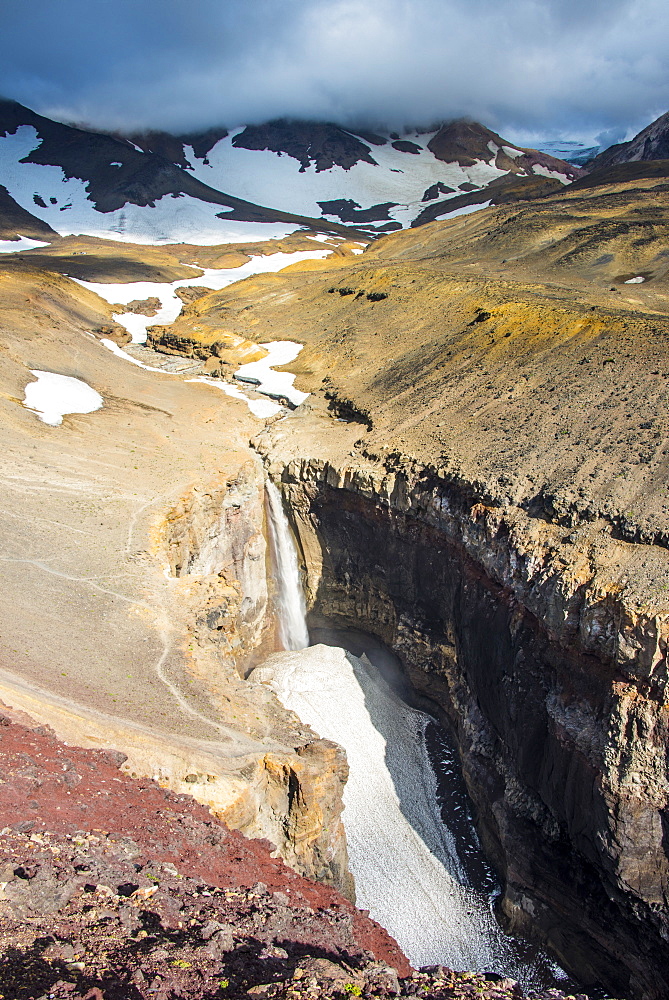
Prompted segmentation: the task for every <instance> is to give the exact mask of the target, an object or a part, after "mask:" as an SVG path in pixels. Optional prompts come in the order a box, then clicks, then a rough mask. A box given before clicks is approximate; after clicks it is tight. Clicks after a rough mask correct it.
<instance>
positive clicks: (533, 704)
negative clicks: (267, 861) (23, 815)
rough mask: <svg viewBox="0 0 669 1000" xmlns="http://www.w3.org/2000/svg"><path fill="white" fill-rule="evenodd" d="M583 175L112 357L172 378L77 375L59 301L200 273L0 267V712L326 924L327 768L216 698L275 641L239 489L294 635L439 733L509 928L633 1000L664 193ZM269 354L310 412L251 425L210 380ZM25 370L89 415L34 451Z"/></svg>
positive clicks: (656, 488)
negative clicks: (335, 639) (208, 833)
mask: <svg viewBox="0 0 669 1000" xmlns="http://www.w3.org/2000/svg"><path fill="white" fill-rule="evenodd" d="M580 183H581V182H579V181H577V182H576V184H574V185H573V186H572V187H571V188H567V189H565V190H564V191H560V192H556V193H554V194H553V195H551V196H547V197H544V198H543V199H541V201H538V202H531V203H528V204H522V205H515V204H514V205H502V206H499V207H496V208H490V209H486V210H483V211H480V212H476V213H475V214H472V215H467V216H463V217H461V218H457V219H454V220H452V221H450V222H446V223H443V222H434V223H430V224H427V225H423V226H421V227H420V228H418V229H412V230H409V231H406V232H400V233H397V234H394V235H391V236H387V237H384V239H383V240H380V241H378V242H377V243H375V244H373V245H371V246H369V247H368V249H366V250H365V252H364V254H361V255H358V254H355V253H354V252H353V251H352V250H351V248H350V245H348V244H347V242H346V240H345V238H344V237H343V236H342V237H341V238H340V239H330V240H329V241H326V240H324V239H322V240H320V241H319V242H314V241H313V239H312V238H311V237H308V236H305V235H303V236H300V235H299V234H298V235H296V236H295V237H290V240H292V242H291V243H288V245H286V244H287V241H285V240H284V241H276V242H275V244H274V245H264V246H262V247H259V246H258V245H256V247H255V249H254V250H253V252H257V251H258V249H260V250H261V251H264V252H267V253H272V252H276V251H279V252H287V251H288V250H291V249H292V250H294V251H296V252H297V251H305V250H307V249H308V248H309V247H311V249H315V248H319V247H320V248H323V249H325V250H327V251H329V253H330V256H328V257H326V258H325V259H323V260H311V261H304V260H302V261H300V262H298V263H296V264H294V265H292V266H291V267H289V269H288V270H283V271H281V272H279V273H267V274H255V275H252V276H251V277H248V278H247V279H246V280H245V281H244V282H242V283H240V284H238V285H230V286H229V287H228V288H224V289H222V290H221V289H219V290H216V289H214V290H211V289H207V288H205V287H202V288H199V289H198V288H197V287H194V288H192V289H187V290H184V291H187V292H188V295H184V299H185V303H184V309H183V311H182V313H181V315H180V316H179V317H178V318H177V319H176V320H175V321H174V322H173V323H171V324H169V325H168V326H160V325H155V326H153V327H151V328H150V329H149V332H148V342H149V346H148V348H141V349H137V348H136V349H135V352H136V353H135V354H131V355H130V356H131V357H136V358H141V359H142V360H143V362H145V363H147V364H153V365H155V366H159V365H164V364H166V361H165V352H167V354H168V355H169V358H170V359H171V363H176V361H177V360H178V361H179V362H180V368H174V369H173V370H172V371H170V370H169V369H167V368H163V370H159V371H146V370H143V369H142V368H140V367H138V366H136V365H131V364H128V361H127V360H126V359H125V358H123V357H122V356H119V355H118V354H114V353H111V352H110V351H109V350H107V349H106V348H105V346H104V345H103V344H102V343H101V340H102V339H108V338H109V337H111V338H112V339H113V340H114V341H115V342H116V344H117V346H118V345H120V346H121V347H122V348H123V349H125V350H127V351H131V350H132V348H131V347H130V346H128V340H129V337H128V335H127V332H126V331H125V330H124V329H123V328H122V327H121V326H120V325H119V324H118V321H117V320H116V319H115V318H114V317H115V316H117V315H118V311H117V310H114V308H113V305H112V304H110V303H108V302H106V301H105V300H104V299H102V298H100V297H99V296H97V295H96V294H95V293H94V292H93V291H92V290H91V289H89V288H87V287H85V286H84V285H81V284H78V283H77V282H73V281H72V280H71V277H76V278H79V279H81V280H82V281H93V282H94V281H102V282H112V281H127V280H137V281H140V280H144V281H148V280H153V281H159V282H163V283H166V282H173V281H177V280H181V279H184V280H185V279H191V278H192V277H193V274H194V272H193V270H192V268H193V267H194V266H200V269H201V270H204V269H205V268H206V267H207V266H224V265H222V264H221V259H222V257H223V255H222V254H221V248H220V247H219V248H201V247H188V248H186V247H183V246H182V247H179V248H178V250H177V249H174V248H170V247H166V246H161V247H149V248H146V247H145V248H141V249H139V248H133V247H132V246H131V245H129V244H124V245H122V246H120V245H119V244H112V243H111V242H109V241H105V240H98V239H92V238H91V237H75V236H70V237H67V238H66V239H64V240H62V241H61V240H59V241H53V243H52V245H50V246H49V247H46V248H39V247H37V248H34V249H30V250H22V251H21V252H20V253H17V254H11V255H8V256H10V257H11V258H12V259H8V260H6V261H5V260H3V261H2V265H1V267H0V295H1V296H2V305H3V320H2V322H3V329H4V333H5V345H4V348H3V364H2V368H1V372H0V376H1V380H2V384H1V389H0V411H1V414H2V424H3V429H4V430H5V431H6V441H7V445H6V448H5V451H4V453H3V456H2V477H3V483H4V484H5V486H6V492H7V501H6V509H5V511H4V515H3V517H4V520H3V525H2V534H3V557H2V558H3V569H4V579H3V583H4V586H3V590H2V594H1V595H0V607H1V610H2V612H3V621H4V622H6V625H7V627H6V629H5V630H4V631H3V648H2V668H3V669H2V675H1V676H0V697H1V698H2V700H3V701H4V702H6V703H7V704H10V705H12V706H13V707H14V708H15V709H19V710H22V711H24V712H26V713H27V714H28V715H29V716H30V717H31V718H32V719H33V720H34V722H35V723H37V724H42V725H48V726H50V727H52V729H53V731H54V732H55V733H56V735H57V736H58V737H59V738H60V739H62V740H64V741H65V742H67V743H69V744H72V745H77V746H83V747H88V748H98V747H101V746H106V747H115V748H118V749H122V750H123V753H124V754H125V755H127V759H126V761H125V762H124V763H123V764H122V770H123V771H124V772H125V774H127V775H128V776H132V775H136V776H146V777H150V778H155V780H156V781H157V782H158V783H159V784H160V785H162V786H163V787H164V788H166V789H169V790H171V791H172V792H176V793H179V794H181V793H186V792H187V793H188V794H190V795H193V796H194V797H195V798H196V799H197V800H198V801H199V802H201V803H202V804H204V805H205V806H207V807H209V808H210V809H212V810H213V812H214V814H215V815H216V816H217V817H219V818H220V819H222V820H224V821H225V822H226V823H228V824H229V825H230V826H232V827H234V828H236V829H238V830H241V831H242V832H244V833H246V834H247V835H249V836H252V837H259V836H262V837H265V838H267V839H269V840H270V841H271V842H272V843H273V844H274V845H276V848H277V849H278V852H279V854H280V856H281V857H282V858H284V860H285V861H286V862H287V863H288V864H289V865H290V866H291V867H292V868H294V869H295V870H296V871H297V872H299V873H301V874H304V875H308V876H310V877H312V878H316V879H318V880H319V881H321V882H323V883H325V884H326V885H330V886H334V887H336V888H338V889H339V890H341V891H343V892H344V893H345V894H346V895H348V896H349V897H350V898H352V897H353V894H354V886H353V883H352V880H351V878H350V875H349V873H348V867H347V855H346V844H345V837H344V832H343V826H342V822H341V809H342V801H341V796H342V788H343V785H344V782H345V779H346V772H347V765H346V761H345V758H344V755H343V753H342V751H341V750H340V748H339V747H338V746H336V745H335V744H333V743H332V742H330V741H328V740H325V739H321V738H320V737H319V736H318V735H317V734H316V733H314V732H313V731H312V730H311V729H310V728H309V727H308V726H306V725H304V724H303V723H302V722H301V721H300V720H299V719H298V718H297V717H296V716H295V715H294V714H293V713H292V712H290V711H288V710H286V709H284V708H283V707H282V706H281V704H280V703H279V702H278V700H277V699H276V698H275V696H274V695H273V694H272V693H271V692H270V691H269V690H267V689H265V688H264V687H263V686H260V685H256V684H250V683H249V682H248V681H247V680H246V677H247V675H248V674H249V672H250V671H252V670H253V668H254V667H257V666H258V665H259V664H261V663H262V662H263V661H264V660H265V659H266V658H267V656H268V655H270V654H272V653H274V652H275V651H276V650H277V649H278V648H279V647H280V645H281V642H280V640H279V637H278V633H277V615H276V588H275V585H274V584H273V580H272V574H271V572H269V573H268V566H270V560H269V557H268V549H267V541H266V530H265V527H266V514H265V509H264V488H265V477H266V476H267V475H269V476H270V477H271V479H272V480H273V481H274V483H275V484H276V485H277V486H278V487H280V489H281V493H282V497H283V502H284V505H285V509H286V511H287V512H288V513H289V516H290V519H291V524H292V527H293V530H294V533H295V537H296V539H297V543H298V550H299V560H300V563H301V568H302V572H303V577H304V584H305V593H306V603H307V607H308V610H309V624H310V626H312V627H314V628H315V627H318V626H320V625H323V624H325V623H333V622H334V623H336V624H337V625H339V626H341V627H344V628H357V629H362V630H363V631H366V632H368V633H369V634H371V635H373V636H377V637H378V638H379V639H381V640H382V641H383V642H384V643H385V644H386V645H387V646H388V647H390V648H391V649H392V650H394V652H395V653H396V654H397V655H398V657H399V659H400V662H401V664H402V667H403V670H404V671H405V674H406V678H407V680H408V681H409V682H410V685H411V689H412V691H413V698H415V700H416V703H417V704H419V705H420V706H422V707H424V708H428V709H429V711H431V712H432V713H434V714H435V715H437V716H438V717H439V719H440V720H441V721H442V722H443V723H444V724H445V725H446V726H448V728H449V730H450V731H451V733H452V734H453V736H454V737H455V740H456V742H457V747H458V752H459V755H460V762H461V766H462V771H463V774H464V777H465V780H466V783H467V787H468V790H469V793H470V796H471V799H472V801H473V803H474V807H475V811H476V816H477V827H478V832H479V835H480V838H481V841H482V844H483V846H484V849H485V851H486V853H487V856H488V858H489V860H490V862H491V863H492V865H493V866H494V868H495V870H496V872H497V874H498V876H499V878H500V880H501V884H502V888H503V893H502V896H501V898H500V900H499V903H498V911H499V913H498V915H499V917H500V919H501V920H502V922H503V924H504V925H505V927H507V928H508V929H509V930H511V931H513V932H515V933H520V934H526V935H528V936H530V937H535V938H537V939H538V940H539V941H541V942H542V943H543V944H545V945H546V946H547V947H548V948H549V949H550V950H551V953H552V954H553V955H554V956H555V957H556V958H557V959H558V961H559V962H560V963H561V964H563V965H564V967H565V968H566V969H568V970H569V971H570V972H571V973H572V974H573V975H574V976H576V977H577V979H578V980H579V981H580V982H581V983H583V984H584V987H586V988H587V987H588V986H591V985H592V986H597V985H598V984H603V985H604V987H605V988H606V989H608V990H609V991H612V990H615V991H616V992H618V993H619V994H620V995H626V996H635V997H640V998H644V1000H659V998H661V997H663V996H664V995H666V984H665V979H666V972H665V970H666V968H667V967H668V966H669V945H668V943H667V942H668V940H669V914H668V912H667V906H666V888H667V874H668V871H667V868H668V860H667V850H666V822H667V774H666V753H667V742H668V734H667V717H668V703H669V697H668V696H667V682H668V678H667V669H666V643H667V630H668V625H667V622H668V621H669V607H668V606H667V596H666V580H667V558H668V557H667V542H666V540H667V537H669V523H668V519H669V501H667V485H666V484H667V468H668V461H669V460H668V458H667V447H668V442H669V428H668V427H667V417H666V414H667V383H666V378H667V377H668V376H669V367H668V363H667V349H666V344H667V337H668V336H669V321H668V319H667V294H668V289H667V274H668V272H669V262H668V261H667V258H666V250H665V249H664V248H665V247H666V236H667V217H666V187H667V184H666V178H665V177H663V176H649V177H640V178H636V179H634V180H632V181H629V180H627V181H614V182H613V183H610V184H602V185H599V186H594V187H587V186H585V187H583V186H581V187H579V184H580ZM42 235H43V236H44V238H45V239H46V238H47V237H46V236H45V234H42ZM251 250H252V248H251V247H249V245H247V244H243V243H237V244H232V245H231V246H230V247H229V248H226V254H227V255H228V259H227V263H228V266H234V264H233V259H236V260H237V263H239V264H242V263H244V261H246V260H248V257H249V254H250V252H251ZM235 254H236V255H237V257H236V258H234V256H233V255H235ZM185 261H188V264H186V263H184V262H185ZM216 261H217V262H218V264H217V263H216ZM637 279H639V280H637ZM136 308H138V309H139V308H141V304H139V305H137V306H136ZM284 339H290V340H292V341H295V342H297V343H298V344H302V345H303V348H302V350H301V351H300V353H299V355H298V356H297V358H296V359H295V360H294V361H292V362H291V363H290V364H289V365H288V366H287V368H288V369H289V370H290V371H291V372H292V373H295V374H296V375H297V387H298V389H300V390H302V391H304V392H307V393H309V396H308V398H307V399H306V400H305V402H303V403H302V404H301V405H300V406H299V407H297V408H296V409H289V408H283V409H282V410H280V411H279V412H278V413H276V414H275V415H273V416H270V417H269V418H267V419H264V420H259V418H257V417H255V416H254V415H253V413H252V412H251V411H250V410H249V409H248V407H247V404H246V402H245V400H244V399H243V398H242V399H229V398H227V397H226V396H225V395H224V394H223V392H221V387H228V388H229V387H231V386H233V387H234V388H236V389H239V387H240V385H241V383H236V382H235V380H234V376H233V372H234V368H235V367H236V366H238V365H239V364H241V363H243V362H244V361H248V360H249V358H250V355H249V351H250V350H251V351H253V350H256V351H259V352H260V353H261V354H265V353H266V351H265V349H264V348H263V347H262V345H263V344H267V343H269V342H272V341H276V340H284ZM142 352H144V353H142ZM45 369H48V370H58V371H59V372H61V373H62V374H66V375H70V376H72V377H75V378H78V379H81V380H83V381H85V382H86V383H87V384H89V385H91V386H93V387H94V388H95V389H96V390H97V391H98V392H99V393H100V394H101V396H102V398H103V401H104V405H103V406H102V408H101V409H99V410H98V411H96V412H94V413H90V414H80V415H70V416H65V417H64V420H63V424H62V425H61V426H60V427H59V428H49V427H47V426H46V425H43V424H41V423H40V422H39V421H38V419H37V417H36V416H35V414H34V413H31V412H30V411H28V410H26V408H25V407H24V406H23V405H22V400H21V397H22V393H23V390H24V387H25V384H26V380H27V379H29V375H28V372H29V371H32V370H45ZM204 375H206V376H207V377H208V380H207V381H205V382H199V383H198V382H191V381H189V380H190V379H198V378H200V377H202V376H204ZM250 392H251V396H253V389H252V388H251V390H250ZM249 441H250V442H251V446H249V444H248V442H249ZM16 609H19V612H18V613H17V612H16Z"/></svg>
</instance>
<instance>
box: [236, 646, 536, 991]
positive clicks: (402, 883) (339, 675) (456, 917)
mask: <svg viewBox="0 0 669 1000" xmlns="http://www.w3.org/2000/svg"><path fill="white" fill-rule="evenodd" d="M371 655H374V654H373V653H372V654H371ZM251 680H252V681H253V682H254V683H257V682H260V683H265V684H268V685H269V686H270V687H271V688H272V690H274V691H275V693H276V694H277V696H278V698H279V700H280V701H281V703H282V704H283V705H284V706H286V707H287V708H289V709H292V710H293V711H294V712H296V714H297V715H298V716H299V717H300V719H301V720H302V721H303V722H306V723H307V724H308V725H309V726H311V727H312V728H313V729H314V730H315V731H316V732H317V733H318V734H319V735H320V736H322V737H325V738H326V739H330V740H334V741H335V742H336V743H339V744H340V745H341V746H343V747H344V749H345V750H346V756H347V759H348V764H349V768H350V771H349V778H348V781H347V783H346V786H345V788H344V804H345V809H344V813H343V820H344V827H345V829H346V837H347V842H348V851H349V862H350V868H351V871H352V873H353V875H354V877H355V884H356V896H357V905H358V906H360V907H363V908H365V909H368V910H369V911H370V914H371V916H372V917H373V918H374V919H375V920H377V921H378V922H379V923H380V924H382V926H384V927H385V928H386V929H387V930H388V931H389V932H390V933H391V934H392V935H393V937H394V938H395V939H396V940H397V942H398V944H399V945H400V947H401V948H402V950H403V951H404V953H405V954H406V956H407V957H408V959H409V961H410V962H411V963H412V964H413V965H414V966H416V967H419V966H421V965H431V964H444V965H447V966H449V967H450V968H452V969H472V970H481V971H496V972H499V973H502V974H505V975H511V976H513V977H514V978H515V979H519V980H521V981H523V982H524V983H525V984H530V983H531V982H532V981H533V980H534V979H535V973H534V967H533V965H532V964H531V963H529V962H526V961H524V960H522V959H520V958H519V957H518V956H517V955H516V954H515V953H514V950H513V946H512V944H511V942H510V941H509V939H508V938H506V937H505V935H504V934H503V933H502V931H501V930H500V928H499V926H498V924H497V923H496V921H495V919H494V917H493V915H492V913H491V909H490V901H489V899H488V898H486V896H484V895H483V894H482V893H480V892H478V891H476V890H475V889H473V888H472V887H471V886H469V885H468V884H467V878H466V876H465V873H464V870H463V866H462V864H461V862H460V860H459V858H458V855H457V852H456V845H455V841H454V838H453V836H452V834H451V833H450V831H449V830H448V829H447V827H446V826H445V825H444V823H443V821H442V818H441V814H440V810H439V807H438V805H437V783H436V778H435V776H434V772H433V770H432V766H431V764H430V760H429V756H428V753H427V749H426V746H425V730H426V726H427V724H428V721H429V720H428V717H427V716H426V715H424V714H423V713H422V712H418V711H415V710H414V709H412V708H410V707H408V706H407V705H406V704H405V703H404V702H403V701H402V700H401V699H399V698H398V697H397V695H396V694H395V693H394V692H393V691H392V689H391V688H390V687H389V686H388V684H387V683H386V682H385V680H384V679H383V678H382V676H381V675H380V673H379V671H378V670H377V669H376V668H375V667H373V666H372V664H371V663H370V661H369V660H368V659H367V657H366V656H365V655H363V656H362V657H361V658H357V657H354V656H352V655H351V654H350V653H347V652H346V651H345V650H343V649H340V648H337V647H331V646H324V645H317V646H311V647H309V648H308V649H303V650H300V651H298V652H287V653H276V654H274V655H273V656H271V657H270V658H269V659H268V661H266V663H265V664H263V665H262V666H260V667H257V668H256V669H255V670H254V671H253V672H252V674H251ZM471 837H472V839H474V840H475V839H476V834H475V832H474V830H473V828H472V830H471Z"/></svg>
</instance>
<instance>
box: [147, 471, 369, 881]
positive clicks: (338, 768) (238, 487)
mask: <svg viewBox="0 0 669 1000" xmlns="http://www.w3.org/2000/svg"><path fill="white" fill-rule="evenodd" d="M264 519H265V513H264V478H263V473H262V469H261V468H260V466H259V463H258V461H257V459H255V458H254V457H250V458H249V460H248V461H247V462H246V463H245V464H244V465H242V466H241V467H240V469H239V470H238V471H237V474H236V476H234V477H232V478H230V477H229V476H226V475H224V474H221V475H219V476H218V477H215V478H214V479H212V480H211V481H210V482H209V483H208V484H207V485H206V487H199V488H193V489H191V490H190V491H188V492H187V493H186V494H184V495H183V496H182V497H181V498H180V500H179V502H178V503H177V504H176V505H175V506H174V507H172V508H171V510H170V511H169V512H168V513H167V515H166V516H165V517H164V518H162V519H161V520H160V521H159V522H158V523H157V525H156V527H155V543H154V548H155V550H156V554H157V555H158V556H159V558H160V559H161V561H162V562H163V563H164V565H165V571H164V572H165V574H166V575H167V576H168V577H169V578H171V580H172V581H173V584H172V602H171V614H172V617H173V620H174V621H180V622H181V624H182V627H183V632H184V635H185V636H186V637H187V650H186V651H185V652H186V654H187V657H188V663H189V668H188V670H189V675H190V678H191V681H192V682H194V684H195V685H196V688H197V690H198V691H199V692H201V693H203V694H204V695H205V696H206V698H207V701H208V703H209V705H211V706H212V707H213V708H214V710H215V711H217V712H218V713H220V717H221V718H222V719H223V720H224V721H225V724H226V726H227V727H228V728H229V729H230V730H231V731H232V732H233V733H237V734H244V736H245V737H247V739H249V745H248V746H243V747H235V745H234V742H232V741H231V742H230V746H229V748H228V750H227V751H225V750H224V756H225V757H229V758H230V759H229V760H227V761H221V764H223V765H224V769H225V770H227V771H228V772H230V774H231V775H232V776H233V779H234V793H233V794H230V795H229V796H228V799H227V801H225V802H221V801H217V800H216V797H215V796H214V797H212V795H211V791H212V786H211V783H210V781H209V780H208V777H207V775H206V774H204V775H198V774H197V773H196V774H192V775H190V776H189V777H190V779H191V781H192V783H191V785H190V787H189V788H188V791H189V792H190V793H191V794H193V795H194V796H195V798H197V799H199V800H200V801H206V802H207V804H208V805H209V806H210V807H211V808H212V810H213V812H214V813H215V815H217V816H219V817H220V818H221V819H224V820H225V822H226V823H228V825H230V826H231V827H233V828H234V829H238V830H241V831H242V832H243V833H245V834H246V835H247V836H251V837H263V838H265V839H267V840H269V841H271V843H272V844H274V845H276V849H277V852H278V854H279V855H280V856H281V857H282V858H283V859H284V860H285V861H286V863H287V864H289V865H290V866H291V867H292V868H293V869H295V871H297V872H299V873H301V874H304V875H307V876H309V877H311V878H315V879H317V880H319V881H321V882H324V883H326V884H329V885H334V886H336V887H337V888H338V889H339V890H340V891H342V892H344V894H345V895H347V896H348V897H349V898H351V899H353V898H354V896H355V889H354V883H353V879H352V877H351V875H350V873H349V872H348V861H347V851H346V838H345V834H344V828H343V825H342V821H341V811H342V801H341V796H342V791H343V787H344V783H345V781H346V777H347V774H348V766H347V764H346V756H345V754H344V751H343V750H342V749H341V748H340V747H338V746H336V745H335V744H334V743H331V742H330V741H328V740H322V739H319V738H318V737H317V736H316V735H315V734H314V733H312V732H311V730H309V728H308V727H306V726H303V725H302V724H301V723H300V721H299V720H298V719H297V718H296V716H294V715H293V714H292V713H290V712H287V711H286V710H285V709H284V708H283V707H282V706H281V705H280V703H279V702H278V701H277V699H276V698H275V697H274V695H273V694H272V693H271V692H270V691H268V690H264V689H263V690H261V691H256V689H255V687H253V688H250V686H249V685H247V683H246V682H245V681H244V679H243V676H244V674H245V672H246V670H247V669H248V667H249V665H250V664H253V663H254V662H256V661H257V659H258V657H261V656H262V655H263V652H264V653H265V654H266V653H267V652H269V651H272V650H273V649H274V648H276V641H275V638H274V625H275V621H274V612H273V607H272V599H271V593H270V592H269V591H268V579H269V580H270V581H271V577H272V573H271V566H270V565H269V553H268V546H267V543H266V539H265V531H264ZM218 770H219V771H220V766H219V768H218ZM201 785H202V786H204V787H200V786H201ZM207 796H208V797H207Z"/></svg>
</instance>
